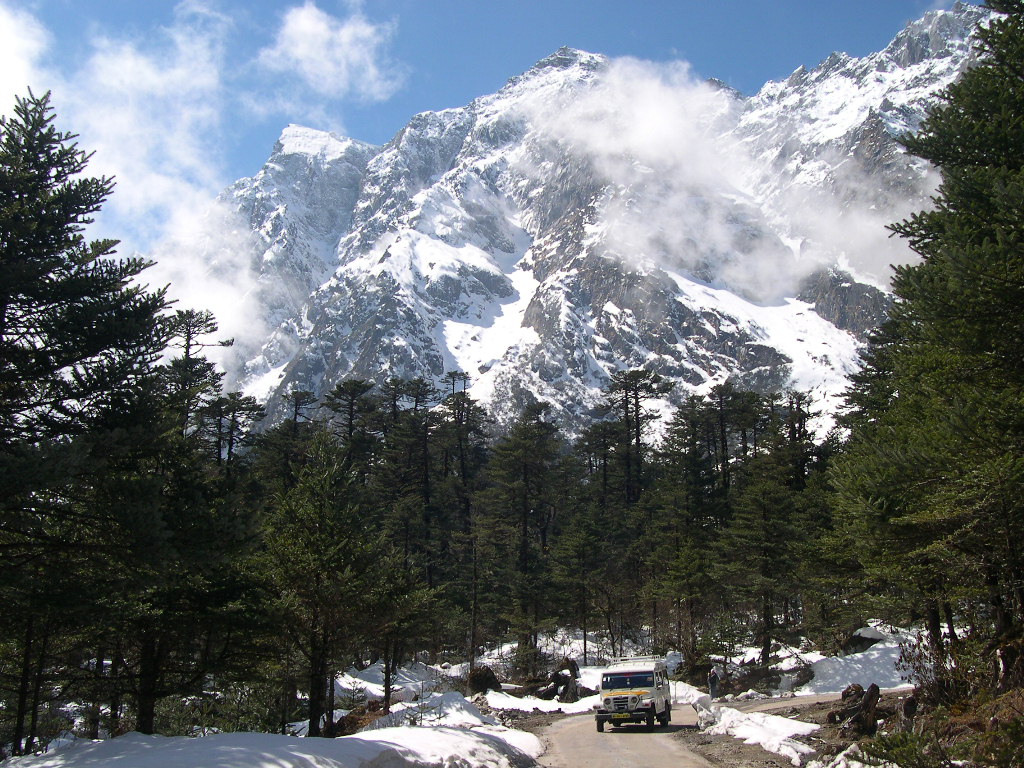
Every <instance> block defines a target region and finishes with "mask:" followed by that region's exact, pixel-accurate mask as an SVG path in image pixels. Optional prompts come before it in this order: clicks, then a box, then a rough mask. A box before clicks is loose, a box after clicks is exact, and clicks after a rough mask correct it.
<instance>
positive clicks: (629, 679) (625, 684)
mask: <svg viewBox="0 0 1024 768" xmlns="http://www.w3.org/2000/svg"><path fill="white" fill-rule="evenodd" d="M652 685H654V674H653V673H651V672H619V673H614V674H613V673H608V674H605V675H604V676H603V677H602V678H601V688H603V689H605V690H614V689H616V688H650V687H651V686H652Z"/></svg>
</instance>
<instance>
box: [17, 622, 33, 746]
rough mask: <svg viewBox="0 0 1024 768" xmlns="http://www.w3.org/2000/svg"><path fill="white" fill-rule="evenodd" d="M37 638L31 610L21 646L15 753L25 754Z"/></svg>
mask: <svg viewBox="0 0 1024 768" xmlns="http://www.w3.org/2000/svg"><path fill="white" fill-rule="evenodd" d="M34 639H35V622H34V619H33V616H32V612H31V611H29V614H28V618H27V619H26V622H25V639H24V641H23V643H22V648H21V674H20V676H19V678H18V704H17V708H16V710H15V714H14V733H13V734H12V736H11V741H12V743H13V745H14V749H13V752H14V754H15V755H23V754H24V751H23V747H24V743H23V741H24V738H25V719H26V716H27V714H28V695H29V686H30V685H31V678H32V646H33V643H34Z"/></svg>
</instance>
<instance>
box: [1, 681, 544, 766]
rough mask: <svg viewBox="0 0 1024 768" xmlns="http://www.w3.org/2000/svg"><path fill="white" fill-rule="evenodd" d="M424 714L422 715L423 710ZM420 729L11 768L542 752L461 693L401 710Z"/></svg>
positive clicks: (247, 741)
mask: <svg viewBox="0 0 1024 768" xmlns="http://www.w3.org/2000/svg"><path fill="white" fill-rule="evenodd" d="M417 708H418V709H417ZM410 715H411V716H413V717H415V718H418V722H419V723H421V725H418V726H412V725H400V726H395V727H388V728H378V729H374V730H368V731H363V732H361V733H358V734H356V735H354V736H343V737H341V738H338V739H307V738H300V737H296V736H280V735H275V734H262V733H223V734H215V735H212V736H206V737H204V738H198V739H196V738H186V737H183V736H182V737H165V736H144V735H142V734H139V733H130V734H127V735H125V736H121V737H119V738H116V739H111V740H108V741H86V740H79V741H73V742H70V743H66V744H63V745H62V746H61V747H60V748H58V749H54V750H52V751H50V752H49V753H47V754H45V755H39V756H32V757H22V758H15V759H12V760H10V761H9V762H7V763H5V764H4V765H5V766H11V768H72V767H73V768H94V767H95V768H100V766H110V765H117V766H119V768H364V766H370V765H372V766H374V768H406V767H407V766H408V767H409V768H414V767H415V768H419V767H421V766H426V765H431V766H433V765H443V766H445V768H525V767H527V766H531V765H534V762H533V760H532V759H531V758H536V757H539V756H540V755H541V753H542V752H543V751H544V747H543V745H542V743H541V741H540V739H538V738H537V737H536V736H534V735H533V734H531V733H525V732H523V731H517V730H514V729H511V728H505V727H503V726H501V725H499V724H498V723H497V722H496V721H495V720H494V719H492V718H489V717H485V716H483V715H482V714H480V711H479V710H478V709H477V708H476V707H475V706H473V704H472V703H470V702H469V701H467V700H466V699H465V697H463V696H462V695H461V694H458V693H446V694H434V695H432V696H430V697H428V698H426V699H425V700H424V701H422V702H415V703H412V702H410V703H404V704H400V705H398V711H397V712H396V716H397V717H398V718H399V719H398V722H401V721H402V720H403V719H408V717H409V716H410Z"/></svg>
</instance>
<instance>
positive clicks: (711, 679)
mask: <svg viewBox="0 0 1024 768" xmlns="http://www.w3.org/2000/svg"><path fill="white" fill-rule="evenodd" d="M708 692H709V693H710V694H711V698H712V699H717V698H718V670H716V669H715V668H714V667H712V668H711V671H710V672H708Z"/></svg>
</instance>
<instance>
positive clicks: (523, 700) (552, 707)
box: [486, 691, 598, 714]
mask: <svg viewBox="0 0 1024 768" xmlns="http://www.w3.org/2000/svg"><path fill="white" fill-rule="evenodd" d="M486 696H487V703H488V704H489V705H490V706H491V708H492V709H518V710H521V711H523V712H533V711H534V710H535V709H536V710H539V711H541V712H565V713H566V714H577V713H579V712H590V711H592V710H593V708H594V705H595V704H597V702H598V697H597V696H586V697H584V698H582V699H580V700H579V701H576V702H573V703H571V704H563V703H562V702H560V701H558V700H555V699H552V700H551V701H547V700H545V699H538V698H536V697H534V696H522V697H520V696H510V695H509V694H507V693H499V692H498V691H488V692H487V694H486Z"/></svg>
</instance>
